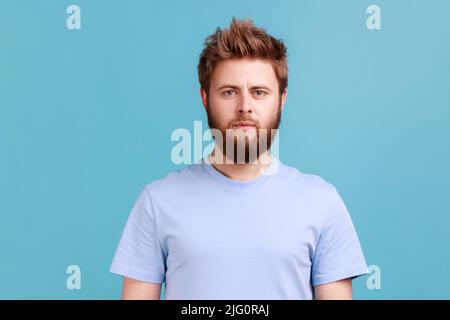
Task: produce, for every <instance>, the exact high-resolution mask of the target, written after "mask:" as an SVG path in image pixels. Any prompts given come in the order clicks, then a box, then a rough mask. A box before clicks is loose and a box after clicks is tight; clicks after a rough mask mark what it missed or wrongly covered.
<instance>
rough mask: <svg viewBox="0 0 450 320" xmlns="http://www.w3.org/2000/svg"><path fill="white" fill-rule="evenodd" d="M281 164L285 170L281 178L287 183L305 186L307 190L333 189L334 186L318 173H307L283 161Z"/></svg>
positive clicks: (321, 190) (323, 190)
mask: <svg viewBox="0 0 450 320" xmlns="http://www.w3.org/2000/svg"><path fill="white" fill-rule="evenodd" d="M282 166H283V170H284V172H285V173H284V176H283V178H284V179H283V180H284V181H285V182H286V183H288V184H292V185H294V186H305V187H307V188H308V189H309V190H314V191H320V192H325V193H327V192H330V191H333V189H334V188H335V187H334V185H333V184H332V183H331V182H329V181H328V180H326V179H325V178H324V177H322V176H320V175H318V174H315V173H307V172H305V171H303V170H300V169H298V168H296V167H293V166H290V165H287V164H285V163H283V164H282Z"/></svg>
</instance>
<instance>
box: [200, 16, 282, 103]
mask: <svg viewBox="0 0 450 320" xmlns="http://www.w3.org/2000/svg"><path fill="white" fill-rule="evenodd" d="M286 52H287V49H286V47H285V45H284V43H283V40H281V39H275V38H274V37H272V36H271V35H270V34H268V33H267V32H266V30H265V29H263V28H258V27H256V26H255V25H254V24H253V21H252V20H251V19H243V20H237V19H235V18H234V17H233V20H232V21H231V24H230V27H229V28H228V29H220V27H218V28H217V29H216V32H215V33H213V34H211V35H210V36H208V37H207V38H206V39H205V42H204V48H203V51H202V53H201V54H200V60H199V63H198V66H197V71H198V78H199V81H200V85H201V87H202V88H203V90H205V92H206V93H208V92H209V83H210V80H211V75H212V73H213V71H214V67H215V66H216V65H217V63H219V62H220V61H222V60H225V59H236V58H261V59H265V60H268V61H269V62H270V63H271V64H272V67H273V69H274V71H275V75H276V77H277V79H278V87H279V89H280V94H282V93H283V91H284V90H285V89H286V88H287V85H288V66H287V56H286Z"/></svg>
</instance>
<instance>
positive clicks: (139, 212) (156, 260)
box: [110, 187, 166, 283]
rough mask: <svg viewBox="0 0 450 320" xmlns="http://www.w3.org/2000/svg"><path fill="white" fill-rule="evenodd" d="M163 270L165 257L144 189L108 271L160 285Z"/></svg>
mask: <svg viewBox="0 0 450 320" xmlns="http://www.w3.org/2000/svg"><path fill="white" fill-rule="evenodd" d="M165 270H166V267H165V255H164V252H163V250H162V247H161V244H160V240H159V237H158V233H157V225H156V221H155V212H154V210H153V208H152V202H151V197H150V194H149V191H148V189H147V187H146V188H144V190H143V191H142V192H141V194H140V195H139V197H138V199H137V200H136V202H135V204H134V206H133V209H132V210H131V213H130V215H129V217H128V220H127V223H126V225H125V229H124V230H123V233H122V236H121V238H120V242H119V245H118V247H117V250H116V253H115V255H114V259H113V262H112V264H111V267H110V272H112V273H115V274H119V275H122V276H126V277H129V278H133V279H136V280H140V281H145V282H152V283H163V282H164V280H165Z"/></svg>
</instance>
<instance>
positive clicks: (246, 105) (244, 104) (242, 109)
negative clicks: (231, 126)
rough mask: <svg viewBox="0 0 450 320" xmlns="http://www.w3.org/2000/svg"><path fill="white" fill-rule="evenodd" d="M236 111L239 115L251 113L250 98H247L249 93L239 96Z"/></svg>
mask: <svg viewBox="0 0 450 320" xmlns="http://www.w3.org/2000/svg"><path fill="white" fill-rule="evenodd" d="M238 111H239V113H241V114H245V113H252V112H253V107H252V100H251V97H250V96H249V93H247V92H246V93H243V94H242V95H241V99H240V100H239V106H238Z"/></svg>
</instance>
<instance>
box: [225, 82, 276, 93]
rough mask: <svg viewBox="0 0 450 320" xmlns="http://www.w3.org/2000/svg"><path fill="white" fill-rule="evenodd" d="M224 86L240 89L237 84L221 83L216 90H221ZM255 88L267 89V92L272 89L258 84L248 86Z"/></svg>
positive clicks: (251, 88)
mask: <svg viewBox="0 0 450 320" xmlns="http://www.w3.org/2000/svg"><path fill="white" fill-rule="evenodd" d="M225 88H227V89H228V88H231V89H240V88H239V87H238V86H235V85H232V84H223V85H221V86H220V87H218V88H217V90H222V89H225ZM256 89H264V90H267V91H269V92H271V91H272V89H270V88H269V87H268V86H266V85H263V84H260V85H254V86H251V87H250V90H256Z"/></svg>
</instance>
